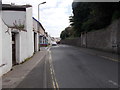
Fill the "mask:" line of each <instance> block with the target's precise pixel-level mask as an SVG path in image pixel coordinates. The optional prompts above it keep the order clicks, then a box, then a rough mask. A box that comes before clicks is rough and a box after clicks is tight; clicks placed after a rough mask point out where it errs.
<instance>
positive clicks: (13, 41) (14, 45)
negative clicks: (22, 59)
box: [12, 33, 16, 65]
mask: <svg viewBox="0 0 120 90" xmlns="http://www.w3.org/2000/svg"><path fill="white" fill-rule="evenodd" d="M12 64H13V65H15V64H16V40H15V33H12Z"/></svg>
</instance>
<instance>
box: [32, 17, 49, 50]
mask: <svg viewBox="0 0 120 90" xmlns="http://www.w3.org/2000/svg"><path fill="white" fill-rule="evenodd" d="M33 31H34V37H36V35H37V37H36V38H37V40H35V41H37V42H35V43H36V44H35V45H37V46H36V47H38V48H39V49H40V47H43V46H47V42H48V40H47V36H48V35H47V32H45V29H44V28H43V26H42V24H41V23H40V22H39V21H38V20H36V19H35V18H34V17H33Z"/></svg>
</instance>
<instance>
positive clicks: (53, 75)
mask: <svg viewBox="0 0 120 90" xmlns="http://www.w3.org/2000/svg"><path fill="white" fill-rule="evenodd" d="M49 64H50V72H51V77H52V84H53V87H54V89H56V88H57V89H58V90H59V85H58V83H57V80H56V77H55V72H54V68H53V64H52V56H51V51H50V50H49Z"/></svg>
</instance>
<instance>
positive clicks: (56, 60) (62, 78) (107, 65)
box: [51, 45, 120, 90]
mask: <svg viewBox="0 0 120 90" xmlns="http://www.w3.org/2000/svg"><path fill="white" fill-rule="evenodd" d="M51 56H52V62H53V67H54V72H55V77H56V81H57V84H58V87H59V88H101V90H102V89H103V88H110V89H111V88H112V89H113V90H116V89H117V90H118V87H120V83H119V80H118V79H119V77H118V76H119V75H118V73H119V72H118V68H119V67H118V61H117V59H118V58H116V57H118V55H115V54H111V53H107V52H102V51H97V50H93V49H86V48H79V47H74V46H69V45H59V46H56V47H52V48H51ZM103 56H104V57H103ZM112 89H111V90H112ZM103 90H104V89H103Z"/></svg>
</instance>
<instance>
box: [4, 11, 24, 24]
mask: <svg viewBox="0 0 120 90" xmlns="http://www.w3.org/2000/svg"><path fill="white" fill-rule="evenodd" d="M2 18H3V20H4V21H5V23H6V24H7V25H9V26H13V23H15V21H16V22H17V24H19V23H22V24H26V22H25V19H26V15H25V11H2Z"/></svg>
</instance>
